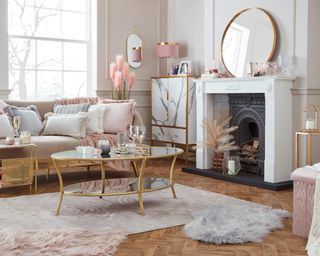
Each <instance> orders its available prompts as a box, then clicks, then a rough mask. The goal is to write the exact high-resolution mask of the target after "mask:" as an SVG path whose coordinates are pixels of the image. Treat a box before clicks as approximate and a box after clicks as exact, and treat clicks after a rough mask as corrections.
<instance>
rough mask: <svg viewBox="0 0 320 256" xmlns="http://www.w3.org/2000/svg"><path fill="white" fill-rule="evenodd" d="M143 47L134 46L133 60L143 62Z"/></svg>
mask: <svg viewBox="0 0 320 256" xmlns="http://www.w3.org/2000/svg"><path fill="white" fill-rule="evenodd" d="M141 59H142V58H141V47H134V48H132V61H133V62H141Z"/></svg>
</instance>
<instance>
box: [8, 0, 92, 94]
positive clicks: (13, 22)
mask: <svg viewBox="0 0 320 256" xmlns="http://www.w3.org/2000/svg"><path fill="white" fill-rule="evenodd" d="M91 1H92V0H8V33H9V37H8V44H9V53H8V54H9V56H8V57H9V85H10V89H12V92H11V95H10V98H13V99H52V98H59V97H77V96H86V95H91V91H92V88H90V84H91V83H89V81H90V72H89V71H90V63H91V60H90V48H89V47H90V28H91V24H90V20H91V15H90V14H91V6H90V5H91V4H90V3H91Z"/></svg>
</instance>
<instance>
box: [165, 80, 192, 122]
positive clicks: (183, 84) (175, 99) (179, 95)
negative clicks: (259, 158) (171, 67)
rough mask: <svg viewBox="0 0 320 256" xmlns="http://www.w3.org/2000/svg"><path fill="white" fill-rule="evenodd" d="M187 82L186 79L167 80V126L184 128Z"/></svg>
mask: <svg viewBox="0 0 320 256" xmlns="http://www.w3.org/2000/svg"><path fill="white" fill-rule="evenodd" d="M186 99H187V80H186V78H181V77H177V78H170V79H169V111H168V114H169V117H168V119H169V120H168V125H169V126H177V127H186V111H187V109H186V104H187V101H186Z"/></svg>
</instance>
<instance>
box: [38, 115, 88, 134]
mask: <svg viewBox="0 0 320 256" xmlns="http://www.w3.org/2000/svg"><path fill="white" fill-rule="evenodd" d="M47 118H48V120H47V121H46V124H45V128H44V131H43V133H42V135H64V136H71V137H76V138H84V137H86V134H87V122H88V113H83V112H81V113H78V114H66V115H60V114H53V113H49V114H48V115H47Z"/></svg>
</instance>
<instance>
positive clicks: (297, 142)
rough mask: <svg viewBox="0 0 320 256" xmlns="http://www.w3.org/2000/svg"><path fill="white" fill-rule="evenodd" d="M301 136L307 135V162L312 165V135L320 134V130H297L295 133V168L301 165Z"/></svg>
mask: <svg viewBox="0 0 320 256" xmlns="http://www.w3.org/2000/svg"><path fill="white" fill-rule="evenodd" d="M300 136H306V137H307V144H306V146H307V151H306V157H307V164H308V165H312V137H313V136H320V131H312V132H311V131H310V132H309V131H299V132H296V135H295V168H298V167H299V165H300V161H299V159H300Z"/></svg>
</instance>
